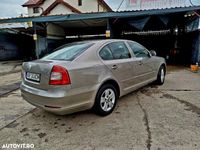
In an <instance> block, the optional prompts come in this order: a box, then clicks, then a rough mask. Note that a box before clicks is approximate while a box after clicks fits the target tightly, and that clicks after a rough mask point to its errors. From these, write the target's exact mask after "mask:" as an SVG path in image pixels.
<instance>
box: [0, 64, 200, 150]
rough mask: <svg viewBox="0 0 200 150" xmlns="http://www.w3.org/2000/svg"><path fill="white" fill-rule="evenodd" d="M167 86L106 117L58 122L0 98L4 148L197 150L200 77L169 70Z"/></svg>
mask: <svg viewBox="0 0 200 150" xmlns="http://www.w3.org/2000/svg"><path fill="white" fill-rule="evenodd" d="M170 70H171V71H170V72H169V73H168V75H167V79H166V83H165V85H163V86H159V87H158V86H154V85H149V86H147V87H145V88H143V89H140V90H138V91H136V92H133V93H131V94H129V95H127V96H125V97H123V98H121V99H120V100H119V101H118V104H117V108H116V109H115V111H114V112H113V114H111V115H110V116H107V117H98V116H96V115H94V114H92V113H91V112H90V111H86V112H81V113H76V114H72V115H67V116H56V115H53V114H49V113H46V112H44V111H42V110H39V109H35V108H34V107H33V106H31V105H29V104H28V103H26V102H25V101H23V100H22V98H21V97H20V91H19V90H17V91H14V92H11V93H9V94H4V95H3V96H1V97H0V104H1V105H0V145H2V144H9V143H18V144H21V143H30V144H31V143H33V144H34V145H35V149H37V150H40V149H41V150H44V149H48V150H50V149H53V150H54V149H58V150H60V149H69V150H75V149H83V150H85V149H86V150H87V149H88V150H94V149H97V150H106V149H108V150H110V149H111V150H112V149H113V150H115V149H119V150H121V149H123V150H126V149H135V150H199V149H200V142H199V141H200V84H199V83H200V74H199V73H192V72H190V71H188V70H187V69H186V68H179V69H177V68H170Z"/></svg>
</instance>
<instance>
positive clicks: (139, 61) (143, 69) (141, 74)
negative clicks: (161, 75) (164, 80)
mask: <svg viewBox="0 0 200 150" xmlns="http://www.w3.org/2000/svg"><path fill="white" fill-rule="evenodd" d="M127 44H128V45H129V47H130V49H131V50H132V52H133V53H134V55H135V57H134V61H133V62H132V64H131V65H132V67H133V68H132V69H133V74H134V77H135V83H136V84H139V83H143V82H147V81H149V80H152V79H153V78H154V77H155V71H154V70H153V68H154V67H153V59H152V57H151V54H150V52H149V51H148V50H147V49H146V48H145V47H144V46H142V45H140V44H139V43H137V42H130V41H128V42H127Z"/></svg>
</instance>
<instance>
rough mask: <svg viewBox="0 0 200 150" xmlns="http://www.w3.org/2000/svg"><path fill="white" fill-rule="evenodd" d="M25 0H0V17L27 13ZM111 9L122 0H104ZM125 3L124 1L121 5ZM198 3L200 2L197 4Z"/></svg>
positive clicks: (197, 1) (117, 5) (193, 0)
mask: <svg viewBox="0 0 200 150" xmlns="http://www.w3.org/2000/svg"><path fill="white" fill-rule="evenodd" d="M26 1H27V0H0V18H8V17H16V16H20V15H21V14H24V15H27V9H26V8H23V7H22V6H21V5H22V4H24V3H25V2H26ZM105 1H106V2H107V3H108V4H109V5H110V6H111V7H112V8H113V10H116V9H117V8H118V7H119V5H120V2H121V1H122V0H105ZM188 1H189V0H188ZM191 1H192V2H193V3H194V4H197V3H200V1H199V0H191ZM124 5H125V3H124V4H123V5H122V8H123V6H124ZM199 5H200V4H199Z"/></svg>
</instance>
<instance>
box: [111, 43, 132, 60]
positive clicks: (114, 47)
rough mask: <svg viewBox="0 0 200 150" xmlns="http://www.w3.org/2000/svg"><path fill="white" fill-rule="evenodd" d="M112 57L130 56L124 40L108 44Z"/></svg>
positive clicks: (125, 57) (122, 57)
mask: <svg viewBox="0 0 200 150" xmlns="http://www.w3.org/2000/svg"><path fill="white" fill-rule="evenodd" d="M108 47H109V48H110V50H111V52H112V54H113V58H114V59H127V58H130V57H131V54H130V52H129V50H128V48H127V47H126V45H125V43H124V42H114V43H111V44H109V45H108Z"/></svg>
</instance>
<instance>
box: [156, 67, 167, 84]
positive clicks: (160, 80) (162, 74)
mask: <svg viewBox="0 0 200 150" xmlns="http://www.w3.org/2000/svg"><path fill="white" fill-rule="evenodd" d="M165 75H166V69H165V67H164V66H163V65H162V66H160V69H159V71H158V75H157V80H156V83H157V84H158V85H163V84H164V82H165Z"/></svg>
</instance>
